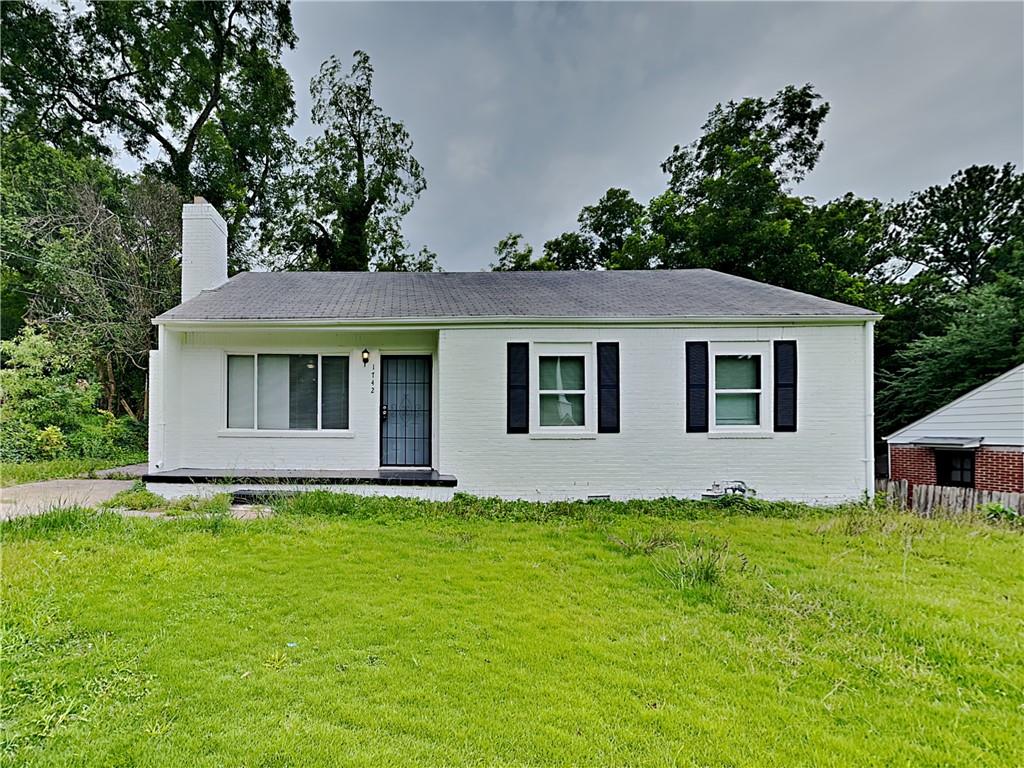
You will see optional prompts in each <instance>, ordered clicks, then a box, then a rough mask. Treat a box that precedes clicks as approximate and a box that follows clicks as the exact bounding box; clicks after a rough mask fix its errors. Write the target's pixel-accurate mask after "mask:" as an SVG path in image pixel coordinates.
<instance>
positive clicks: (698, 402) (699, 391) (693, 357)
mask: <svg viewBox="0 0 1024 768" xmlns="http://www.w3.org/2000/svg"><path fill="white" fill-rule="evenodd" d="M686 431H687V432H707V431H708V343H707V342H706V341H688V342H686Z"/></svg>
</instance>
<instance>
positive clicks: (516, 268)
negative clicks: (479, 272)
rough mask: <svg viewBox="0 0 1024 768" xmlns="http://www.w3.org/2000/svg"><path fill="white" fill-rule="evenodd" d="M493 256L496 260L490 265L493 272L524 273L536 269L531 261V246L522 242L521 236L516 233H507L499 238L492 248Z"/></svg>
mask: <svg viewBox="0 0 1024 768" xmlns="http://www.w3.org/2000/svg"><path fill="white" fill-rule="evenodd" d="M494 255H495V257H496V258H497V260H496V261H495V262H494V263H493V264H491V270H492V271H494V272H524V271H526V270H529V269H536V268H537V267H535V266H534V265H535V264H536V262H534V261H533V246H532V245H530V244H529V243H526V242H523V236H522V235H521V234H519V233H518V232H509V233H508V234H507V235H505V236H504V237H503V238H501V240H499V241H498V244H497V245H496V246H494Z"/></svg>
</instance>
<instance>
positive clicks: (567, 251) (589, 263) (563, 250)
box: [532, 232, 598, 270]
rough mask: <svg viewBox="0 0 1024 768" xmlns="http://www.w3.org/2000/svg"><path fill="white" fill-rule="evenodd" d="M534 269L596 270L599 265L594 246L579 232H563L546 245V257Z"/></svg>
mask: <svg viewBox="0 0 1024 768" xmlns="http://www.w3.org/2000/svg"><path fill="white" fill-rule="evenodd" d="M540 262H542V263H535V264H534V265H533V267H532V268H533V269H567V270H575V269H594V268H596V267H597V265H598V260H597V254H596V253H595V251H594V244H593V243H592V242H591V240H590V238H589V237H587V236H586V235H582V234H580V233H579V232H563V233H562V234H560V235H559V236H558V237H554V238H552V239H550V240H548V241H547V242H546V243H544V256H543V257H542V258H541V260H540Z"/></svg>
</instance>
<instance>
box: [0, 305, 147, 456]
mask: <svg viewBox="0 0 1024 768" xmlns="http://www.w3.org/2000/svg"><path fill="white" fill-rule="evenodd" d="M66 350H67V343H66V342H63V341H62V342H61V343H59V344H58V343H57V342H56V341H55V339H54V337H53V336H52V335H50V334H49V333H47V332H45V331H44V330H42V329H40V328H38V327H36V326H31V325H30V326H27V327H26V328H24V329H23V330H22V331H21V333H19V334H18V336H17V337H16V338H15V339H9V340H5V341H3V342H0V357H2V358H3V367H2V368H0V459H2V460H3V461H31V460H36V459H54V458H61V457H63V456H85V457H88V458H103V457H108V456H116V455H118V454H120V453H124V452H126V451H129V450H138V449H139V447H140V446H141V445H142V444H143V443H144V440H145V432H144V429H143V428H142V427H141V426H140V425H139V424H138V423H137V422H135V421H134V420H133V419H129V418H121V419H117V418H114V416H113V414H111V413H110V412H104V411H100V410H98V409H97V401H98V400H99V398H100V395H101V389H100V387H99V385H97V384H93V383H90V380H89V371H87V370H85V369H83V368H82V367H81V360H82V359H83V357H82V356H78V355H74V354H70V353H69V352H68V351H66Z"/></svg>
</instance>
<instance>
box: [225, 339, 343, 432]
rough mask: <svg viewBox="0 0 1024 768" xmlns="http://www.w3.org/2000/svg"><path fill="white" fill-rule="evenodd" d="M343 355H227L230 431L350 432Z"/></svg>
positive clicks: (228, 423) (228, 422)
mask: <svg viewBox="0 0 1024 768" xmlns="http://www.w3.org/2000/svg"><path fill="white" fill-rule="evenodd" d="M348 363H349V359H348V356H347V355H317V354H302V355H278V354H273V355H264V354H257V355H228V362H227V369H228V376H227V379H228V380H227V394H228V397H227V400H228V402H227V426H228V429H289V430H291V429H301V430H332V429H348V367H349V365H348Z"/></svg>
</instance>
